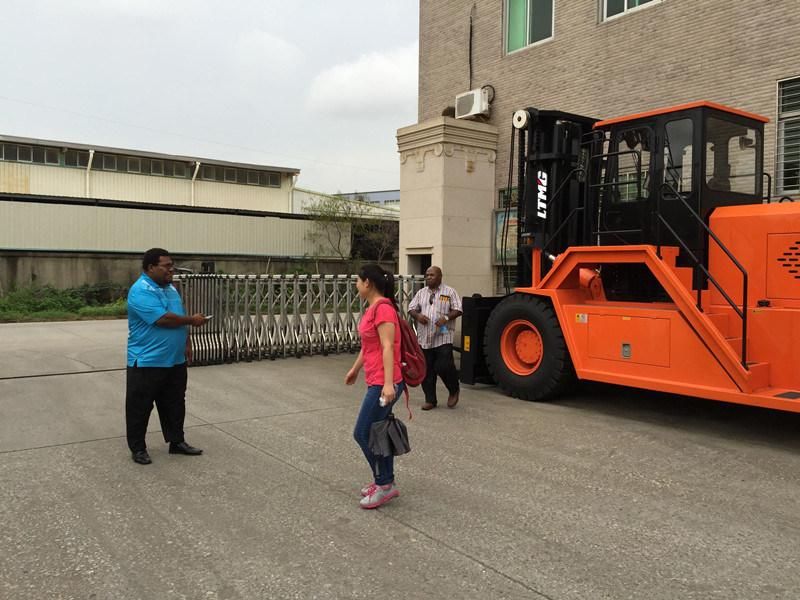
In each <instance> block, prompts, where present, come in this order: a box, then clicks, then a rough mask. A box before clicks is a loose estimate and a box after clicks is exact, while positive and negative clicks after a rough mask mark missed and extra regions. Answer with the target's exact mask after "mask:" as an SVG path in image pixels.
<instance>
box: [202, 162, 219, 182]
mask: <svg viewBox="0 0 800 600" xmlns="http://www.w3.org/2000/svg"><path fill="white" fill-rule="evenodd" d="M216 178H217V167H211V166H209V165H205V166H204V167H203V179H205V180H206V181H214V180H216Z"/></svg>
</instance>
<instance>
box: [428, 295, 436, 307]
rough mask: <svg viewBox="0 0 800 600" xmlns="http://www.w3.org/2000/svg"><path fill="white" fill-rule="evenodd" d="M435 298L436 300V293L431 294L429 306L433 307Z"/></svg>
mask: <svg viewBox="0 0 800 600" xmlns="http://www.w3.org/2000/svg"><path fill="white" fill-rule="evenodd" d="M435 298H436V292H431V295H430V296H428V304H430V305H431V306H433V301H434V299H435Z"/></svg>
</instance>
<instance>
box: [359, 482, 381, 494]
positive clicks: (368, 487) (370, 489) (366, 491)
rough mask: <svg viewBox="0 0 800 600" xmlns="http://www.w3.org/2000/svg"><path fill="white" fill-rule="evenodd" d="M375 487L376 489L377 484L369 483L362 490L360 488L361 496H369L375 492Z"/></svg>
mask: <svg viewBox="0 0 800 600" xmlns="http://www.w3.org/2000/svg"><path fill="white" fill-rule="evenodd" d="M376 487H378V484H377V483H370V484H369V485H365V486H364V487H363V488H361V495H362V496H369V495H370V494H371V493H372V492H374V491H375V488H376Z"/></svg>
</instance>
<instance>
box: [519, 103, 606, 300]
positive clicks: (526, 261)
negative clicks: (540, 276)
mask: <svg viewBox="0 0 800 600" xmlns="http://www.w3.org/2000/svg"><path fill="white" fill-rule="evenodd" d="M513 122H514V127H515V129H517V131H518V138H519V146H518V156H517V160H518V161H519V181H518V184H517V189H518V190H521V192H520V200H519V204H518V221H517V249H518V255H517V265H518V266H517V282H516V283H517V286H518V287H527V286H529V285H531V283H532V281H533V271H534V266H533V264H532V260H533V256H534V253H533V250H534V249H536V250H538V251H540V252H537V253H536V255H537V256H539V257H542V258H541V261H542V264H540V265H537V270H539V269H540V271H539V272H541V273H544V272H546V270H547V266H548V265H549V263H550V260H548V258H547V257H548V256H554V255H557V254H560V253H561V252H563V251H564V250H566V249H567V248H568V247H570V246H575V245H585V244H588V243H590V241H589V234H588V230H587V225H588V222H589V220H587V219H586V215H585V214H584V210H585V209H584V198H585V195H586V167H587V164H586V163H587V159H588V156H589V152H590V146H591V140H592V126H593V125H594V123H596V122H597V119H592V118H590V117H583V116H580V115H574V114H570V113H566V112H562V111H556V110H537V109H535V108H528V109H525V110H518V111H517V112H516V113H514V120H513Z"/></svg>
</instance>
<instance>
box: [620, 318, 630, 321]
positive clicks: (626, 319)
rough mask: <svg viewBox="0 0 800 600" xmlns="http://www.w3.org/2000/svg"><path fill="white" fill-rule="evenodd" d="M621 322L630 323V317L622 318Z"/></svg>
mask: <svg viewBox="0 0 800 600" xmlns="http://www.w3.org/2000/svg"><path fill="white" fill-rule="evenodd" d="M622 320H623V321H630V320H631V318H630V317H622Z"/></svg>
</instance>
